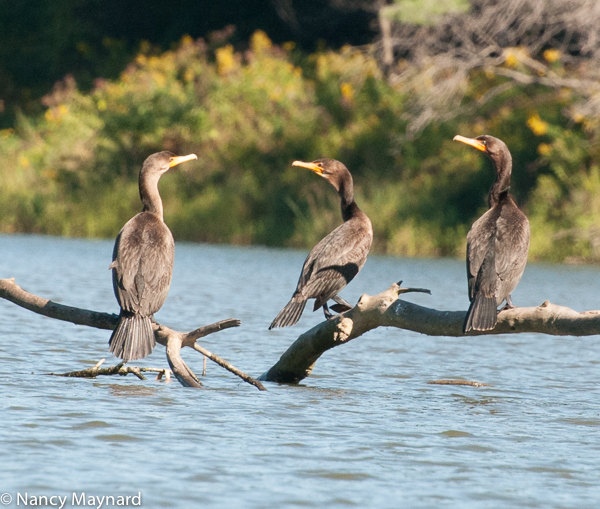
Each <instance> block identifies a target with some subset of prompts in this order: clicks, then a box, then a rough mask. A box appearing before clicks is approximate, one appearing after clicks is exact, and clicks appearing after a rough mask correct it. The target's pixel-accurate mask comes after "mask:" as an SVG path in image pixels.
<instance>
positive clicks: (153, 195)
mask: <svg viewBox="0 0 600 509" xmlns="http://www.w3.org/2000/svg"><path fill="white" fill-rule="evenodd" d="M159 179H160V174H159V173H150V174H148V173H145V172H141V173H140V180H139V186H140V198H141V200H142V204H143V205H144V208H143V211H144V212H152V213H153V214H156V215H157V216H158V217H160V219H161V220H163V204H162V200H161V199H160V194H159V192H158V180H159Z"/></svg>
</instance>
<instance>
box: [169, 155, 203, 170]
mask: <svg viewBox="0 0 600 509" xmlns="http://www.w3.org/2000/svg"><path fill="white" fill-rule="evenodd" d="M192 159H198V156H197V155H196V154H189V155H187V156H175V157H173V158H172V159H171V162H170V163H169V168H173V166H177V165H178V164H181V163H185V162H186V161H191V160H192Z"/></svg>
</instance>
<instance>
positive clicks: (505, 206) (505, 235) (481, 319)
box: [454, 135, 530, 333]
mask: <svg viewBox="0 0 600 509" xmlns="http://www.w3.org/2000/svg"><path fill="white" fill-rule="evenodd" d="M454 139H455V140H457V141H461V142H463V143H466V144H467V145H471V146H473V147H475V148H476V149H478V150H481V151H482V152H485V153H486V154H487V155H488V156H489V157H490V159H491V160H492V162H493V163H494V168H495V169H496V181H495V182H494V184H493V185H492V188H491V189H490V194H489V197H488V204H489V210H488V211H487V212H486V213H485V214H483V215H482V216H481V217H480V218H479V219H478V220H477V221H475V223H473V226H472V227H471V230H470V231H469V233H468V235H467V278H468V283H469V300H470V301H471V305H470V306H469V311H468V312H467V317H466V319H465V323H464V326H463V331H464V332H465V333H467V332H469V331H470V330H471V329H473V330H491V329H493V328H494V327H495V326H496V322H497V315H498V313H497V308H498V306H499V305H500V304H501V303H502V302H503V301H504V300H506V306H505V308H506V309H508V308H512V307H514V306H513V303H512V300H511V293H512V292H513V290H514V289H515V288H516V287H517V285H518V284H519V281H520V280H521V276H522V275H523V271H524V270H525V265H526V264H527V253H528V251H529V236H530V231H529V221H528V220H527V217H525V214H523V212H521V211H520V210H519V208H518V207H517V205H516V204H515V202H514V201H513V199H512V197H511V196H510V195H509V194H508V191H509V188H510V175H511V172H512V157H511V155H510V151H509V150H508V147H507V146H506V144H505V143H504V142H503V141H502V140H499V139H498V138H494V137H493V136H488V135H484V136H478V137H477V138H474V139H471V138H464V137H462V136H455V137H454Z"/></svg>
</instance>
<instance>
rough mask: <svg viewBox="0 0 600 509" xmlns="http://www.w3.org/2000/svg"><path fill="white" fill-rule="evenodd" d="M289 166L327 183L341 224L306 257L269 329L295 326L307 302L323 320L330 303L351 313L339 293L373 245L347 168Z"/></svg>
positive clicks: (325, 162)
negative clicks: (336, 201) (335, 199)
mask: <svg viewBox="0 0 600 509" xmlns="http://www.w3.org/2000/svg"><path fill="white" fill-rule="evenodd" d="M292 165H293V166H302V167H304V168H308V169H309V170H311V171H313V172H314V173H316V174H317V175H320V176H321V177H323V178H324V179H326V180H327V181H329V183H330V184H331V185H332V186H333V187H334V188H335V190H336V191H337V192H338V194H339V196H340V204H341V209H342V219H343V220H344V222H343V223H342V224H341V225H340V226H338V227H337V228H336V229H335V230H333V231H332V232H331V233H330V234H329V235H327V236H326V237H325V238H323V239H322V240H321V241H320V242H319V243H318V244H317V245H316V246H315V247H314V248H313V249H312V251H311V252H310V253H309V255H308V256H307V257H306V260H305V261H304V265H303V266H302V272H301V274H300V278H299V279H298V285H297V286H296V291H295V292H294V295H293V296H292V298H291V300H290V301H289V302H288V304H287V305H286V306H285V307H284V308H283V309H282V310H281V312H280V313H279V314H278V315H277V317H276V318H275V320H273V323H271V325H270V327H269V329H272V328H274V327H286V326H288V325H294V324H295V323H296V322H297V321H298V320H299V319H300V316H301V315H302V312H303V311H304V307H305V305H306V301H307V300H308V299H313V298H314V299H316V300H315V306H314V309H313V311H316V310H317V309H319V308H320V307H322V308H323V312H324V313H325V317H326V318H331V316H332V314H331V312H330V311H329V308H328V307H327V301H328V300H329V299H333V300H334V301H335V302H336V303H337V304H335V305H334V306H332V309H333V310H334V311H338V312H342V311H346V310H348V309H351V308H352V306H351V305H350V304H348V302H346V301H345V300H344V299H342V298H341V297H340V296H339V295H338V292H339V291H340V290H341V289H342V288H344V287H345V286H346V285H347V284H348V283H349V282H350V281H352V279H354V276H356V274H358V272H359V271H360V269H362V267H363V265H364V264H365V261H366V259H367V255H368V254H369V249H370V248H371V242H372V241H373V228H372V226H371V221H370V220H369V218H368V217H367V215H366V214H365V213H364V212H363V211H362V210H360V208H358V205H357V204H356V202H355V201H354V186H353V183H352V175H351V174H350V172H349V171H348V168H346V166H344V165H343V164H342V163H341V162H339V161H336V160H335V159H328V158H324V159H317V160H316V161H313V162H312V163H305V162H302V161H294V162H293V163H292Z"/></svg>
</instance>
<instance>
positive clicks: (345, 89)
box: [340, 83, 354, 102]
mask: <svg viewBox="0 0 600 509" xmlns="http://www.w3.org/2000/svg"><path fill="white" fill-rule="evenodd" d="M340 91H341V92H342V97H343V98H344V100H345V101H348V102H351V101H352V99H353V98H354V89H353V88H352V84H351V83H342V84H341V85H340Z"/></svg>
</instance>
